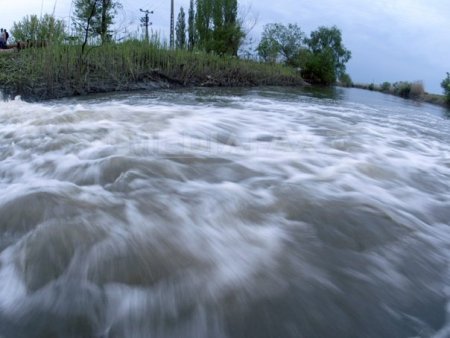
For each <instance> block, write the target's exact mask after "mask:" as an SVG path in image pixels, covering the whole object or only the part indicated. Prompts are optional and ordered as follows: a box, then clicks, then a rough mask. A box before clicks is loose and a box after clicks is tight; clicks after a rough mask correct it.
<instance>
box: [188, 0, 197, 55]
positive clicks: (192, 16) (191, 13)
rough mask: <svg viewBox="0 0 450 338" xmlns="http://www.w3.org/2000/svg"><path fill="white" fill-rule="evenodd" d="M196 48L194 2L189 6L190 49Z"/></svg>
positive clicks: (192, 0)
mask: <svg viewBox="0 0 450 338" xmlns="http://www.w3.org/2000/svg"><path fill="white" fill-rule="evenodd" d="M194 47H195V10H194V0H191V1H190V4H189V17H188V48H189V50H193V49H194Z"/></svg>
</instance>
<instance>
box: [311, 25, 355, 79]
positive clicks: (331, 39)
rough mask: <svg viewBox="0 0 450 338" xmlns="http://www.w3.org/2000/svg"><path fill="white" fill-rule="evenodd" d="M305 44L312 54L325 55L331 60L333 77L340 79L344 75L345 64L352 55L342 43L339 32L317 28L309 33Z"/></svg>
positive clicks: (334, 28) (334, 27) (337, 30)
mask: <svg viewBox="0 0 450 338" xmlns="http://www.w3.org/2000/svg"><path fill="white" fill-rule="evenodd" d="M306 43H307V45H308V47H309V49H310V50H311V51H312V53H313V54H315V55H319V54H323V53H325V54H327V55H328V56H326V58H328V57H329V56H330V55H331V57H332V59H333V65H334V71H335V76H336V77H337V78H339V77H341V76H342V75H343V74H344V73H345V64H346V63H347V62H348V61H349V60H350V58H351V56H352V54H351V52H350V51H349V50H347V49H346V48H345V47H344V45H343V43H342V34H341V31H340V30H339V29H338V28H337V27H336V26H333V27H331V28H328V27H323V26H322V27H319V28H318V30H316V31H314V32H312V33H311V36H310V38H309V39H306Z"/></svg>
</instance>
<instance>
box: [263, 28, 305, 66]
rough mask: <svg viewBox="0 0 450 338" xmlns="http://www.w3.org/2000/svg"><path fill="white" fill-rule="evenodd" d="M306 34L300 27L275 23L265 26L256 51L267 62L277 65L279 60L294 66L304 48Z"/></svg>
mask: <svg viewBox="0 0 450 338" xmlns="http://www.w3.org/2000/svg"><path fill="white" fill-rule="evenodd" d="M304 40H305V34H304V33H303V32H302V30H301V29H300V27H299V26H297V25H295V24H288V25H287V26H285V25H283V24H280V23H273V24H268V25H265V26H264V31H263V34H262V38H261V42H260V43H259V45H258V47H257V48H256V51H257V52H258V55H259V57H260V58H261V59H263V60H264V61H265V62H269V63H275V62H277V61H279V60H281V61H283V62H285V63H286V64H290V65H293V64H294V63H296V62H297V61H298V60H296V58H297V56H298V54H299V53H300V50H301V49H302V48H303V42H304Z"/></svg>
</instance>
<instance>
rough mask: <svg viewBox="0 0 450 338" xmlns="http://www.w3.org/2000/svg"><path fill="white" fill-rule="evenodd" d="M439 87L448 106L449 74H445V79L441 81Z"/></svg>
mask: <svg viewBox="0 0 450 338" xmlns="http://www.w3.org/2000/svg"><path fill="white" fill-rule="evenodd" d="M441 87H442V89H444V95H445V97H446V100H447V103H448V104H450V73H447V77H446V78H445V79H444V80H442V82H441Z"/></svg>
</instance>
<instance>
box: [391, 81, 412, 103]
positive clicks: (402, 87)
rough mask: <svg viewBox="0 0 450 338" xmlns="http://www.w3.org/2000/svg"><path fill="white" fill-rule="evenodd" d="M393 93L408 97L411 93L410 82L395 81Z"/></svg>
mask: <svg viewBox="0 0 450 338" xmlns="http://www.w3.org/2000/svg"><path fill="white" fill-rule="evenodd" d="M392 87H393V91H394V94H395V95H398V96H401V97H403V98H405V99H407V98H409V94H410V93H411V83H410V82H406V81H400V82H395V83H394V84H393V85H392Z"/></svg>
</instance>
